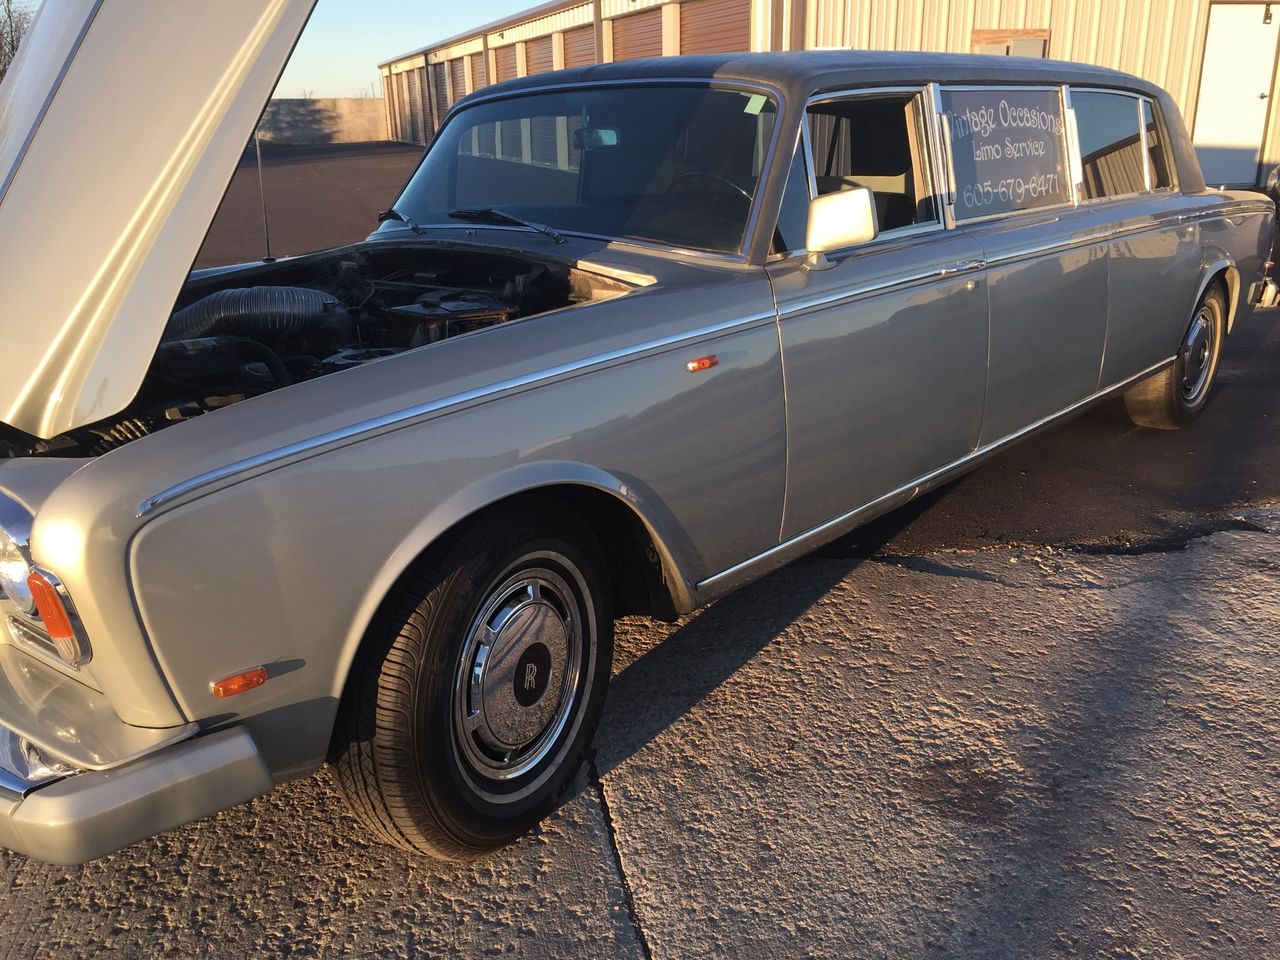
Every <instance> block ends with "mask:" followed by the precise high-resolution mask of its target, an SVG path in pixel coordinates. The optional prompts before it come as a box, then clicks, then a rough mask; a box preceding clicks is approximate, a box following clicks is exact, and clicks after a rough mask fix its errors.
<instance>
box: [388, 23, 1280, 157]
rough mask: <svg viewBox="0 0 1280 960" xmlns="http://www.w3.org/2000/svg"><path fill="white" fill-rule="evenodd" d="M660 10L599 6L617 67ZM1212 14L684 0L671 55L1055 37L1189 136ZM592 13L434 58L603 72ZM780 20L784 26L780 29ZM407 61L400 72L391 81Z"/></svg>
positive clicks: (656, 42) (492, 36)
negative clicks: (521, 60) (1121, 74)
mask: <svg viewBox="0 0 1280 960" xmlns="http://www.w3.org/2000/svg"><path fill="white" fill-rule="evenodd" d="M662 3H663V0H600V6H599V10H600V14H601V16H602V18H603V20H604V29H605V30H606V31H607V36H610V37H611V46H612V51H613V59H615V60H626V59H632V58H635V57H642V56H660V55H661V54H662V51H663V49H664V43H663V31H664V16H663V9H662ZM1209 7H1210V0H806V2H796V0H782V2H781V3H777V2H776V0H683V2H682V3H681V4H680V9H679V11H678V14H679V15H678V17H675V18H672V17H671V16H670V15H668V16H667V17H666V18H665V20H666V25H667V33H668V36H667V37H666V49H668V50H672V49H675V48H676V47H675V41H676V40H677V37H676V30H677V24H678V32H679V37H678V39H679V49H680V50H681V51H682V52H686V53H693V52H706V51H712V50H716V51H721V50H733V49H743V50H745V49H748V48H749V47H750V46H751V44H752V42H753V37H755V38H756V40H757V41H758V42H757V45H758V46H760V48H761V49H764V48H767V47H768V45H769V44H770V43H772V44H774V45H775V46H779V45H780V46H783V47H793V46H803V47H805V48H807V49H814V48H819V47H834V48H844V49H878V50H938V51H951V52H969V51H971V50H972V49H973V45H974V31H975V30H980V31H987V32H988V33H987V34H984V36H985V37H986V38H987V40H988V42H992V43H993V45H996V46H998V45H1001V40H1000V38H999V36H998V32H1000V31H1016V30H1025V31H1036V32H1037V34H1038V33H1039V32H1040V31H1048V33H1049V40H1048V50H1047V54H1048V56H1050V57H1053V58H1055V59H1062V60H1078V61H1082V62H1085V63H1095V64H1099V65H1102V66H1107V67H1115V68H1117V69H1120V70H1124V71H1126V72H1129V73H1134V74H1137V75H1138V76H1141V77H1145V78H1147V79H1148V80H1151V81H1153V82H1155V83H1157V84H1159V85H1160V86H1162V87H1164V88H1165V89H1166V90H1168V91H1169V92H1170V93H1171V94H1172V95H1173V97H1174V99H1175V101H1177V103H1178V105H1179V106H1180V107H1181V109H1182V112H1183V116H1184V118H1185V120H1186V124H1187V128H1188V130H1190V129H1194V125H1195V115H1196V111H1197V107H1198V104H1197V102H1196V100H1197V97H1198V94H1199V86H1200V69H1201V61H1202V59H1203V53H1204V45H1205V34H1206V32H1207V27H1208V20H1209ZM542 9H545V8H542ZM591 9H592V7H591V4H589V3H577V4H570V5H567V6H566V7H565V8H564V9H562V10H558V11H556V12H554V13H551V14H545V13H544V15H543V16H541V17H536V18H534V19H531V20H525V21H521V20H520V19H519V17H513V18H512V19H511V21H510V22H509V23H506V22H504V23H503V24H502V25H501V30H500V31H498V32H493V31H492V30H491V31H490V32H489V34H488V35H487V36H488V42H489V44H490V45H491V46H493V45H494V44H495V42H497V43H502V44H503V46H500V47H495V48H494V53H495V60H496V63H497V69H496V71H494V72H495V73H496V77H484V75H485V74H486V73H487V72H488V71H485V70H484V69H483V55H482V54H477V53H474V52H473V51H475V50H476V49H477V48H478V45H479V44H481V43H482V42H483V41H484V36H485V35H483V34H476V35H474V36H473V37H470V38H466V39H461V40H458V41H457V42H455V43H453V44H452V45H451V46H448V47H441V48H438V49H436V50H433V51H429V59H430V60H431V61H432V62H433V63H435V62H437V61H439V60H442V59H444V58H446V57H458V56H462V55H470V56H472V70H473V81H474V85H475V86H480V85H481V84H482V80H481V79H480V78H481V77H484V79H486V80H489V81H493V80H495V79H507V78H510V77H514V76H515V75H516V53H515V47H514V44H513V41H515V40H523V41H525V42H527V44H528V46H527V47H526V51H527V61H526V62H527V66H528V72H530V73H533V72H538V71H540V70H542V69H546V68H545V67H544V66H543V63H544V62H545V56H546V54H545V50H546V45H547V43H548V42H549V40H550V35H551V33H552V32H556V31H562V36H563V38H564V65H565V66H567V67H573V66H585V65H588V64H591V63H595V62H596V61H597V58H598V56H599V55H600V54H601V53H602V51H597V50H595V46H594V43H593V39H594V28H593V27H592V26H591V25H590V16H591ZM637 11H643V12H637ZM675 12H676V11H674V10H672V11H671V13H675ZM1277 13H1280V4H1277ZM775 16H781V17H782V18H784V19H783V22H782V23H777V24H775V23H773V19H774V17H775ZM792 18H794V20H793V19H792ZM757 28H758V29H757ZM993 31H994V32H997V36H995V37H994V38H993V37H992V36H991V35H990V32H993ZM499 34H500V35H501V36H499ZM414 56H421V54H415V55H414ZM408 60H409V58H405V59H404V60H402V61H399V62H398V64H397V65H393V66H392V67H391V69H392V70H393V73H394V71H396V70H398V69H403V68H404V66H406V65H407V61H408ZM477 64H479V65H480V69H479V70H477V69H476V66H477ZM391 79H392V81H393V82H391V83H390V84H388V86H389V88H390V93H391V97H390V102H389V103H388V117H389V120H390V122H391V124H392V125H393V126H395V127H400V126H402V125H403V126H406V127H407V126H408V120H409V118H408V116H407V115H406V113H405V109H404V107H402V106H400V105H399V103H398V101H399V100H400V98H401V94H402V93H404V91H403V88H401V87H400V84H399V82H397V81H395V79H394V76H393V77H392V78H391ZM438 95H439V94H437V96H438ZM406 99H407V98H406ZM1270 111H1271V112H1270V121H1269V123H1268V126H1267V131H1268V133H1267V143H1266V144H1265V145H1264V149H1263V157H1264V163H1275V162H1277V161H1280V84H1277V85H1276V87H1275V88H1273V91H1272V97H1271V105H1270ZM400 135H401V136H403V135H404V134H403V133H401V134H400Z"/></svg>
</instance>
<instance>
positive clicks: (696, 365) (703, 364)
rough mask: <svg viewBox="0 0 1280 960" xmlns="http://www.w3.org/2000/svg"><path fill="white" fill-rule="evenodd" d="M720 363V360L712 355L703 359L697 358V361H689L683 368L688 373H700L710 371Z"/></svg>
mask: <svg viewBox="0 0 1280 960" xmlns="http://www.w3.org/2000/svg"><path fill="white" fill-rule="evenodd" d="M719 362H720V358H719V357H717V356H716V355H715V354H714V353H711V354H708V355H707V356H705V357H699V358H698V359H697V360H690V361H689V362H688V363H686V364H685V365H684V368H685V369H686V370H688V371H689V372H690V373H701V372H702V371H703V370H710V369H711V368H712V367H714V366H716V364H718V363H719Z"/></svg>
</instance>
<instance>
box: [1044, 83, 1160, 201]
mask: <svg viewBox="0 0 1280 960" xmlns="http://www.w3.org/2000/svg"><path fill="white" fill-rule="evenodd" d="M1066 89H1067V90H1068V92H1069V93H1071V94H1076V93H1100V94H1107V95H1110V96H1113V97H1127V98H1129V99H1130V100H1132V101H1133V102H1134V110H1135V111H1136V113H1137V117H1138V136H1139V141H1140V142H1141V143H1142V179H1143V189H1141V190H1137V191H1132V192H1130V193H1112V194H1108V195H1107V196H1105V197H1088V196H1085V193H1084V189H1085V185H1084V151H1083V150H1081V149H1080V143H1079V139H1078V138H1079V130H1078V128H1077V141H1076V143H1075V154H1076V157H1077V158H1078V161H1079V164H1080V183H1079V188H1080V206H1094V205H1096V204H1099V203H1110V202H1112V201H1115V200H1136V199H1137V198H1139V197H1145V196H1147V195H1148V194H1151V193H1154V192H1156V191H1155V190H1154V189H1153V188H1152V186H1151V174H1152V170H1151V160H1150V155H1149V154H1148V153H1147V125H1146V124H1145V123H1143V122H1142V101H1143V100H1149V98H1147V97H1144V96H1143V95H1142V94H1140V93H1137V92H1135V91H1133V90H1124V89H1121V88H1119V87H1079V86H1070V85H1068V86H1067V87H1066ZM1071 110H1072V113H1073V114H1075V105H1074V103H1073V104H1072V107H1071ZM1075 116H1076V117H1077V121H1076V122H1077V124H1078V123H1079V120H1078V117H1079V115H1078V114H1075ZM1162 189H1166V188H1162Z"/></svg>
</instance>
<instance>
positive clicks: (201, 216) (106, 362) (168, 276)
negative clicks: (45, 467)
mask: <svg viewBox="0 0 1280 960" xmlns="http://www.w3.org/2000/svg"><path fill="white" fill-rule="evenodd" d="M314 2H315V0H217V2H210V0H165V2H164V3H138V2H136V0H58V2H56V3H55V2H49V3H45V4H44V5H43V6H42V7H41V9H40V11H39V13H38V14H37V16H36V20H35V23H34V24H33V26H32V28H31V31H30V33H29V34H28V35H27V37H26V38H25V39H24V40H23V43H22V48H21V50H20V51H19V54H18V57H17V60H16V61H15V62H14V64H13V67H12V68H11V69H10V71H9V73H8V75H7V76H6V77H5V80H4V83H3V85H0V239H2V243H3V253H2V254H0V421H3V422H4V423H7V424H9V425H10V426H12V427H15V428H17V429H19V430H22V431H24V432H26V433H29V434H34V435H35V436H37V437H42V438H45V439H48V438H51V437H54V436H57V435H58V434H60V433H64V432H65V431H67V430H70V429H72V428H75V427H78V426H83V425H85V424H88V423H93V422H95V421H97V420H101V419H103V418H104V417H108V416H110V415H112V414H115V413H118V412H120V411H121V410H123V409H124V408H125V407H126V406H127V405H128V404H129V402H130V401H131V400H133V398H134V396H135V395H136V394H137V392H138V389H139V387H140V386H141V384H142V379H143V376H144V375H145V374H146V371H147V367H148V365H149V364H150V362H151V358H152V355H153V354H154V353H155V349H156V346H157V343H158V341H159V339H160V336H161V334H162V332H163V330H164V327H165V323H166V321H167V320H168V317H169V313H170V311H171V310H172V308H173V303H174V300H175V299H176V297H177V295H178V292H179V290H180V289H181V287H182V284H183V281H184V279H185V278H186V275H187V272H188V271H189V269H190V267H191V264H192V262H193V261H194V260H195V257H196V254H197V253H198V252H199V248H200V244H201V242H202V241H203V239H204V235H205V232H206V231H207V230H208V227H209V223H210V222H211V221H212V219H213V216H214V214H215V213H216V212H217V209H218V204H219V202H220V201H221V199H222V194H223V191H224V190H225V189H226V186H227V184H228V182H229V181H230V179H231V175H232V173H234V171H235V168H236V164H237V163H238V162H239V159H240V156H241V154H242V152H243V150H244V145H245V143H246V142H247V141H248V139H249V137H250V136H251V135H252V133H253V130H254V127H255V125H256V124H257V122H258V117H259V116H260V114H261V113H262V110H263V107H264V106H265V104H266V102H267V98H268V97H270V95H271V92H272V90H273V88H274V87H275V83H276V79H277V77H278V76H279V74H280V71H281V70H282V69H283V67H284V64H285V61H286V60H287V59H288V57H289V53H290V51H291V50H292V49H293V44H294V43H295V41H296V40H297V37H298V35H299V34H300V33H301V31H302V28H303V26H304V25H305V24H306V20H307V17H308V16H309V14H310V12H311V8H312V6H313V4H314Z"/></svg>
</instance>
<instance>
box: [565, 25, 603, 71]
mask: <svg viewBox="0 0 1280 960" xmlns="http://www.w3.org/2000/svg"><path fill="white" fill-rule="evenodd" d="M595 62H596V31H595V27H574V28H573V29H572V30H566V31H565V32H564V65H565V66H566V67H589V66H591V64H593V63H595Z"/></svg>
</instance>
